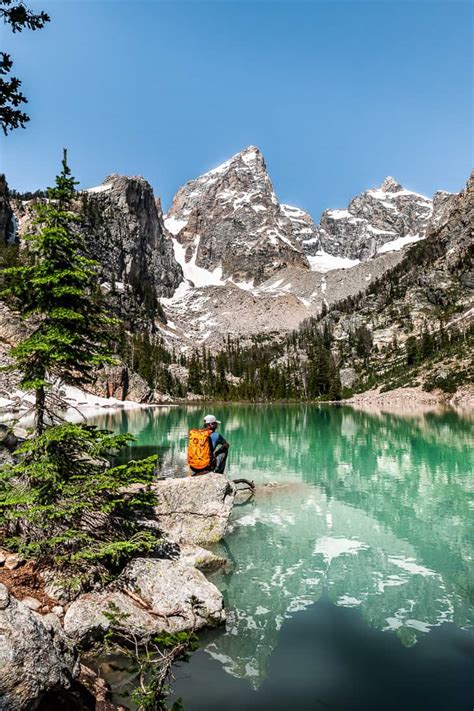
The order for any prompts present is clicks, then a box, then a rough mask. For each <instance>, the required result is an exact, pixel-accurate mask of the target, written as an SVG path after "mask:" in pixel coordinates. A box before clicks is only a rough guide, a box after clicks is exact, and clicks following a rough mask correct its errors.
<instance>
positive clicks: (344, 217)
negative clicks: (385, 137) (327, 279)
mask: <svg viewBox="0 0 474 711" xmlns="http://www.w3.org/2000/svg"><path fill="white" fill-rule="evenodd" d="M431 212H432V201H431V200H429V199H428V198H426V197H424V196H423V195H419V194H418V193H414V192H411V191H410V190H405V188H403V187H402V186H401V185H400V183H397V182H396V180H394V179H393V178H390V177H388V178H386V179H385V180H384V182H383V183H382V185H381V186H380V188H376V189H373V190H367V191H365V192H363V193H361V194H360V195H358V196H357V197H355V198H353V199H352V200H351V202H350V203H349V206H348V208H347V210H325V211H324V212H323V214H322V216H321V221H320V224H319V228H318V236H319V240H320V244H321V247H322V249H323V250H324V251H325V252H327V253H328V254H332V255H334V256H337V257H347V258H349V259H359V260H365V259H370V258H371V257H374V256H375V255H376V254H378V253H380V252H385V251H388V250H389V249H391V248H392V247H394V248H397V247H398V248H400V247H401V246H404V245H406V244H409V243H410V242H414V241H416V240H418V239H420V238H422V237H424V236H425V233H426V228H427V224H428V221H429V218H430V216H431ZM395 241H397V242H398V244H395V245H393V243H394V242H395Z"/></svg>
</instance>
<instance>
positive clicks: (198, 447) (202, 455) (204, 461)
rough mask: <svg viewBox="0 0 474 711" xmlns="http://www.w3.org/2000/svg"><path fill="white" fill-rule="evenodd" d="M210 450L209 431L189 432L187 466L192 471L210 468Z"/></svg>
mask: <svg viewBox="0 0 474 711" xmlns="http://www.w3.org/2000/svg"><path fill="white" fill-rule="evenodd" d="M211 461H212V448H211V433H210V431H209V430H207V429H206V430H189V442H188V464H189V466H190V467H191V468H192V469H206V468H207V467H210V466H211Z"/></svg>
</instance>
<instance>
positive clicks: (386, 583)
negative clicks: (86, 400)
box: [95, 405, 474, 711]
mask: <svg viewBox="0 0 474 711" xmlns="http://www.w3.org/2000/svg"><path fill="white" fill-rule="evenodd" d="M207 409H208V407H207V406H206V410H207ZM214 410H215V414H216V416H217V417H218V418H219V419H220V420H222V421H223V430H222V431H223V433H224V435H225V436H226V437H227V438H228V439H229V440H230V442H231V451H230V462H231V468H230V472H229V476H230V477H241V476H244V477H247V478H252V479H254V480H255V481H256V482H257V484H259V485H260V487H259V490H258V492H257V496H256V497H255V500H254V501H253V502H251V503H250V504H248V505H246V506H240V507H236V508H235V509H234V512H233V517H232V522H231V529H230V532H229V534H228V536H227V537H226V540H225V542H224V544H223V545H222V546H221V549H222V550H221V552H223V553H224V554H225V555H227V557H229V558H230V559H231V560H232V561H233V568H232V570H231V571H230V572H222V573H218V574H216V575H215V576H214V578H213V581H214V582H215V584H216V585H218V587H219V588H220V589H221V590H222V591H223V593H224V596H225V601H226V607H227V609H228V622H227V626H226V630H225V631H223V632H219V633H215V634H213V635H211V637H209V638H206V642H205V644H206V647H205V649H206V652H199V653H198V654H196V655H194V656H193V658H192V661H191V664H190V666H189V667H183V673H184V674H190V678H189V680H188V683H187V686H186V684H185V682H184V680H182V681H181V682H180V683H181V685H182V686H183V685H185V686H186V689H187V693H186V694H184V698H185V701H186V708H188V703H189V708H190V709H193V708H209V709H211V708H217V706H211V699H212V700H213V699H214V696H213V694H214V690H213V689H212V688H211V689H209V690H208V706H193V703H194V701H192V699H194V698H195V690H196V689H197V688H198V686H199V684H200V683H201V682H200V681H199V679H198V678H197V676H196V674H195V673H194V672H193V671H192V670H193V669H194V666H195V665H198V664H200V665H201V666H202V665H204V666H206V665H208V666H209V665H211V666H210V667H209V669H210V668H211V667H212V665H213V664H216V663H218V666H219V669H220V670H221V672H222V674H224V676H225V673H224V672H223V671H222V670H225V672H227V673H228V675H229V674H230V675H232V676H234V677H240V678H242V679H245V685H247V686H248V687H249V689H250V688H253V689H258V690H259V692H258V694H257V697H258V698H261V694H264V690H265V689H266V688H267V686H266V685H267V684H269V683H270V681H271V678H272V675H274V674H275V671H274V670H275V668H276V667H275V659H278V655H282V658H286V665H287V667H288V675H289V677H288V678H291V675H292V674H294V675H295V679H296V681H295V682H294V684H293V687H294V688H293V691H295V690H296V689H297V688H298V683H299V682H298V681H297V680H298V679H300V682H301V683H303V677H305V675H307V674H310V668H309V667H308V665H307V664H303V663H302V661H301V659H300V655H299V654H297V653H296V651H295V650H294V649H293V646H291V645H290V644H289V642H288V640H287V638H288V635H290V632H289V631H288V634H285V633H284V631H285V630H290V629H292V625H293V623H294V624H296V620H301V619H302V618H303V619H307V620H308V624H310V622H309V620H312V619H313V618H312V616H311V615H309V617H307V618H306V617H304V616H305V615H306V612H304V611H305V610H306V611H309V610H312V611H313V612H312V614H316V613H315V612H314V611H315V610H316V611H317V615H316V617H317V619H318V620H319V622H318V624H319V625H322V624H323V623H322V621H321V619H320V618H321V615H323V614H327V615H328V616H329V617H328V619H331V620H333V622H334V624H335V625H336V623H337V625H336V627H335V631H334V634H336V629H337V630H339V631H338V632H337V634H338V635H342V632H343V631H344V629H343V628H344V621H346V622H347V624H349V622H351V621H353V620H354V619H357V620H358V621H359V622H358V623H357V624H358V627H357V629H358V630H359V637H358V639H359V644H360V649H359V651H355V650H356V648H355V647H354V646H351V647H348V649H351V650H352V652H351V654H353V655H354V657H352V656H351V654H349V653H348V654H347V655H345V656H344V649H343V646H342V641H341V642H340V650H339V651H340V653H341V655H342V656H341V659H344V660H345V661H344V664H346V665H347V666H348V667H349V669H348V671H347V674H348V675H349V676H350V673H354V674H355V675H356V676H357V675H358V674H363V670H361V669H359V666H358V664H359V661H360V660H359V658H358V657H359V656H360V655H362V653H363V650H364V645H365V642H364V641H363V639H362V637H367V639H369V638H370V640H371V644H373V646H374V649H375V648H376V647H377V645H380V650H381V654H382V651H383V649H385V647H384V645H392V647H391V648H390V649H392V651H393V650H398V652H397V654H395V652H393V654H394V655H395V656H394V659H395V658H396V659H395V661H394V662H393V663H394V664H395V668H398V669H399V670H404V671H403V674H405V675H407V674H408V671H407V670H409V667H410V664H411V663H414V662H413V661H412V662H410V661H409V660H415V661H416V664H417V665H418V664H420V665H421V666H420V674H421V676H420V679H421V678H422V672H423V669H425V671H426V670H428V668H429V669H432V667H430V666H429V661H430V659H431V661H433V659H434V657H433V654H434V652H433V649H434V648H435V646H433V645H435V642H434V641H433V640H438V642H439V644H447V645H448V647H449V644H450V643H451V642H449V644H448V641H449V640H451V641H452V644H453V645H454V647H453V649H454V648H455V646H456V644H457V641H459V640H465V637H464V635H467V634H468V633H467V632H466V633H465V632H463V631H462V629H466V628H468V627H469V625H472V621H473V611H472V600H473V588H472V580H473V576H472V572H473V571H472V560H473V556H472V541H473V538H474V537H473V524H472V515H470V514H472V508H471V507H472V498H470V497H472V491H473V477H472V473H473V471H474V435H473V427H472V420H469V419H467V418H463V417H460V416H458V415H457V414H456V413H454V412H445V413H432V414H423V415H422V416H420V417H410V418H404V417H401V416H399V415H388V414H384V415H376V414H368V413H364V412H357V411H353V410H351V409H349V408H344V407H340V408H335V407H328V406H327V407H318V406H304V405H295V406H292V405H284V406H278V405H275V406H216V407H214ZM203 414H205V413H204V410H203V408H202V407H192V408H166V409H163V410H161V409H158V410H152V409H150V410H137V411H131V412H121V413H119V414H118V415H117V416H114V415H112V414H109V413H108V414H105V415H104V416H102V417H101V418H100V420H95V422H96V423H97V424H99V425H100V426H105V427H109V428H111V429H114V430H117V429H122V430H124V429H127V428H128V429H129V430H130V431H132V432H135V433H136V434H137V437H138V441H137V444H136V449H135V455H137V456H143V455H144V454H149V453H151V452H153V451H158V452H159V453H160V466H161V468H162V470H163V471H164V472H165V473H173V474H174V475H178V476H179V475H184V474H185V473H186V441H187V431H188V429H189V428H190V427H192V426H196V424H199V422H200V420H201V418H202V415H203ZM133 454H134V453H133V450H132V455H133ZM269 483H276V484H277V485H276V486H265V484H269ZM318 600H319V601H320V602H319V603H318V604H319V605H320V607H318V606H317V605H316V606H315V605H314V603H315V602H317V601H318ZM348 608H354V609H352V610H350V609H348ZM336 618H337V619H336ZM298 624H300V623H298ZM311 624H312V623H311ZM315 624H316V623H315ZM328 624H329V623H328ZM461 628H462V629H461ZM295 629H296V628H295ZM298 629H299V627H298ZM362 629H365V630H366V632H365V633H364V634H363V635H362V631H361V630H362ZM318 630H319V631H318V632H317V633H318V634H319V633H320V632H321V630H320V628H319V627H318ZM449 630H451V632H450V631H449ZM315 634H316V632H315ZM327 637H328V638H331V634H329V632H328V633H327ZM343 637H344V635H342V636H341V640H342V639H343ZM337 639H338V638H337V637H335V638H334V639H333V640H332V642H331V644H335V645H337V644H338V642H337ZM285 640H286V641H285ZM447 640H448V641H447ZM456 640H457V641H456ZM415 642H418V643H417V644H415ZM287 643H288V648H287V650H286V651H285V645H286V644H287ZM329 643H330V640H327V644H329ZM420 643H422V644H420ZM346 644H348V643H347V642H346V641H345V642H344V645H346ZM462 644H465V641H463V642H462ZM394 645H395V646H394ZM396 645H398V646H396ZM413 645H414V646H413ZM419 645H420V646H419ZM321 653H322V652H321ZM308 654H313V656H314V655H315V654H319V652H317V650H316V651H314V652H309V651H308ZM387 654H388V652H387ZM425 654H426V655H428V656H429V659H428V658H427V659H426V660H425V661H426V665H425V666H426V668H425V666H423V664H422V658H424V655H425ZM203 655H204V656H203ZM209 655H211V656H212V657H213V658H214V661H212V660H210V658H209ZM293 655H294V656H293ZM397 655H398V656H397ZM430 655H431V656H430ZM204 658H205V659H206V660H207V661H206V662H204V661H203V659H204ZM318 658H319V657H318ZM381 658H382V656H381ZM450 658H451V657H450ZM455 658H456V655H455V654H454V652H453V656H452V659H455ZM374 659H375V661H374V664H375V669H376V670H377V671H376V676H377V678H379V679H380V684H381V688H382V690H383V687H384V686H386V685H388V687H389V688H392V687H390V683H389V680H387V679H385V676H384V674H383V673H382V671H383V664H382V663H381V662H380V663H379V662H377V654H376V653H375V652H374ZM397 660H398V661H397ZM445 661H446V660H445ZM444 663H445V662H443V664H444ZM318 664H319V667H318V668H326V667H324V665H323V666H322V667H321V665H322V661H321V660H320V661H319V662H318ZM340 664H342V662H338V665H339V666H337V665H336V667H335V669H333V670H332V672H331V673H330V672H329V671H328V670H327V669H326V673H328V674H329V676H330V677H331V674H332V675H335V678H336V679H337V678H339V677H340V680H339V682H337V683H336V682H335V684H336V686H337V685H338V684H344V683H346V681H344V680H343V679H345V676H344V675H342V676H341V674H340V670H341V666H340ZM387 664H388V662H387ZM446 664H448V666H449V663H448V661H446ZM351 665H352V667H353V670H352V672H351V670H350V667H351ZM397 665H398V666H397ZM404 665H405V666H404ZM208 666H206V669H208ZM454 666H455V665H454ZM461 666H462V665H461ZM405 667H406V669H405ZM212 668H213V669H214V672H212V674H210V676H208V677H207V678H208V681H209V682H210V680H212V679H213V675H214V673H215V667H212ZM209 669H208V671H209ZM311 669H312V671H311V677H310V678H313V676H314V674H315V673H316V672H315V671H314V669H313V668H312V667H311ZM318 673H319V672H318ZM387 673H388V672H387ZM400 673H401V672H400ZM423 673H425V672H423ZM430 673H433V674H434V675H436V671H435V670H434V668H433V669H432V671H431V672H430ZM446 673H448V672H446ZM279 674H282V672H279ZM426 674H428V671H426ZM228 675H227V678H228V679H229V678H230V677H229V676H228ZM444 675H445V672H444V671H443V672H441V676H442V677H443V676H444ZM408 676H409V678H410V679H412V680H413V679H414V678H415V677H414V676H413V675H411V676H410V675H408ZM220 678H221V675H219V679H220ZM310 678H308V679H306V681H304V683H305V684H306V683H307V684H310ZM318 678H322V677H320V676H318ZM407 678H408V677H407ZM423 678H425V677H423ZM435 682H436V683H437V682H438V680H436V679H435V680H434V681H433V688H435V687H436V683H435ZM228 683H230V681H229V682H228ZM236 683H237V682H236ZM318 683H319V682H318ZM377 683H378V682H377ZM407 683H408V682H407ZM413 683H415V682H414V681H413ZM275 684H276V682H274V688H276V686H275ZM361 685H362V682H361ZM277 686H278V685H277ZM310 686H311V685H310ZM349 686H350V685H349ZM239 688H240V687H239ZM311 688H312V687H311ZM318 688H319V687H318ZM361 688H362V686H361ZM393 688H394V687H393ZM404 688H405V687H404ZM407 688H408V687H407ZM430 688H431V687H430ZM436 688H437V687H436ZM313 691H314V689H313ZM313 691H312V692H311V693H313ZM249 693H250V692H249ZM252 693H253V692H252ZM265 693H266V692H265ZM279 693H280V692H279ZM361 693H362V692H361ZM374 693H375V692H374ZM393 693H395V692H393ZM407 693H408V692H407ZM413 693H414V692H413ZM415 697H416V694H415V696H414V698H415ZM252 698H253V697H252ZM314 698H316V696H315V697H314ZM335 698H336V697H335ZM337 698H339V697H337ZM337 698H336V700H335V701H334V703H335V704H336V705H335V706H334V708H343V709H349V708H351V709H352V708H359V706H344V703H345V702H344V703H343V701H341V702H339V701H338V700H337ZM341 698H342V697H341ZM344 698H345V697H344ZM374 698H378V697H377V696H374ZM434 698H436V694H435V695H434ZM188 699H189V702H188ZM212 703H214V701H212ZM249 703H250V702H249ZM252 703H254V702H252ZM255 703H256V702H255ZM337 704H340V705H339V706H337ZM341 704H342V705H341ZM226 706H228V703H227V702H226ZM293 707H294V708H297V707H298V706H296V705H295V706H293ZM230 708H247V706H239V707H237V706H235V707H230ZM248 708H267V707H266V706H260V705H258V706H252V705H249V706H248ZM268 708H283V706H275V704H273V706H268ZM287 708H291V705H290V706H288V707H287ZM300 708H319V707H318V706H314V705H313V706H311V707H310V706H308V707H304V706H301V707H300ZM321 708H325V707H324V705H322V706H321ZM328 708H331V706H328ZM360 708H364V706H363V705H361V706H360ZM365 708H372V707H369V706H366V707H365ZM373 708H375V706H374V707H373ZM379 708H383V709H385V708H392V707H389V706H388V705H387V704H385V705H382V706H380V707H379ZM393 708H408V707H407V706H405V705H404V704H403V703H400V704H399V705H398V706H394V707H393ZM413 708H415V707H413ZM419 708H427V709H428V708H429V709H430V711H431V710H432V708H444V707H442V706H439V705H438V706H430V705H425V706H423V705H422V706H419ZM446 708H448V707H446ZM451 708H452V709H454V710H455V709H456V708H457V707H456V706H452V707H450V709H451ZM458 708H460V709H461V708H463V707H462V706H459V707H458ZM466 711H467V710H466Z"/></svg>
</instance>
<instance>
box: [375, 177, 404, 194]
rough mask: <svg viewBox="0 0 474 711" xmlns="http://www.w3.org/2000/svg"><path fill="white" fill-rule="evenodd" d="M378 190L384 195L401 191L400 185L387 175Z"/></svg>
mask: <svg viewBox="0 0 474 711" xmlns="http://www.w3.org/2000/svg"><path fill="white" fill-rule="evenodd" d="M380 190H383V192H384V193H398V191H399V190H403V187H402V185H400V183H399V182H398V181H396V180H395V178H392V176H391V175H388V176H387V177H386V178H385V180H384V181H383V183H382V185H381V186H380Z"/></svg>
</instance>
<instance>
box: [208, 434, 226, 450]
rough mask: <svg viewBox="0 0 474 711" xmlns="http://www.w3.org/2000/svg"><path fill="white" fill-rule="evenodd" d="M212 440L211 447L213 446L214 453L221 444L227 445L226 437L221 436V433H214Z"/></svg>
mask: <svg viewBox="0 0 474 711" xmlns="http://www.w3.org/2000/svg"><path fill="white" fill-rule="evenodd" d="M210 439H211V445H212V451H213V452H214V451H215V449H216V447H217V446H218V445H219V444H226V441H225V439H224V437H223V436H222V435H221V433H220V432H213V433H212V434H211V437H210Z"/></svg>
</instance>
